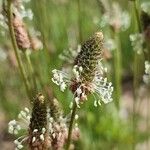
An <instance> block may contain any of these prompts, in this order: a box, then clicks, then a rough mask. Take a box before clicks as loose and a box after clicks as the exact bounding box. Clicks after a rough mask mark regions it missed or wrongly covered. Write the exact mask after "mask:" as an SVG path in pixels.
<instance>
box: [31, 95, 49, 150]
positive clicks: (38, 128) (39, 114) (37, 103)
mask: <svg viewBox="0 0 150 150" xmlns="http://www.w3.org/2000/svg"><path fill="white" fill-rule="evenodd" d="M46 129H47V107H46V102H45V100H44V96H43V95H42V94H38V95H37V97H36V99H35V100H34V103H33V108H32V115H31V119H30V125H29V148H30V149H32V150H34V149H35V150H36V149H37V150H38V149H39V150H40V149H41V150H42V149H47V147H48V145H49V142H48V135H47V131H46Z"/></svg>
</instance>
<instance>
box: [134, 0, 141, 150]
mask: <svg viewBox="0 0 150 150" xmlns="http://www.w3.org/2000/svg"><path fill="white" fill-rule="evenodd" d="M137 3H138V2H137V0H134V1H133V9H134V12H135V16H136V21H137V27H138V33H141V32H142V27H141V22H140V16H139V12H138V4H137ZM140 61H141V56H140V55H138V54H137V52H135V54H134V67H133V68H134V70H133V76H134V78H133V88H134V92H133V98H134V101H133V116H132V123H133V144H132V149H133V150H134V149H135V145H136V135H135V134H136V102H137V97H138V87H139V81H140V67H139V66H140V63H141V62H140Z"/></svg>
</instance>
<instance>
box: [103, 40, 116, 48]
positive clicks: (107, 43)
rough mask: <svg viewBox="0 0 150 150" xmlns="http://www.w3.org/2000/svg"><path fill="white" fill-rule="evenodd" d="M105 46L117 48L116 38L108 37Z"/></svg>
mask: <svg viewBox="0 0 150 150" xmlns="http://www.w3.org/2000/svg"><path fill="white" fill-rule="evenodd" d="M104 47H105V48H107V49H108V50H110V51H112V50H114V49H116V44H115V41H114V39H111V38H109V39H106V40H105V42H104Z"/></svg>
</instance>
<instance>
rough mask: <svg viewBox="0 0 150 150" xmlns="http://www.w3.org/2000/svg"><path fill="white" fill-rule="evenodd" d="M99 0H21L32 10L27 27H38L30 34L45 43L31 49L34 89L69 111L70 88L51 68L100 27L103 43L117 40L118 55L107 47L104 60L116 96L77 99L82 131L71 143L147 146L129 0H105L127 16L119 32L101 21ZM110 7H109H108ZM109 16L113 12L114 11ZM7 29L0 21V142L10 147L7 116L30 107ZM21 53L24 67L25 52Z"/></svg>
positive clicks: (99, 148)
mask: <svg viewBox="0 0 150 150" xmlns="http://www.w3.org/2000/svg"><path fill="white" fill-rule="evenodd" d="M147 1H148V0H147ZM99 2H100V1H99V0H92V1H91V0H86V1H85V0H42V1H37V0H31V1H29V2H24V3H23V5H24V7H25V9H26V10H28V9H31V10H32V13H33V19H32V20H30V19H29V18H28V17H25V18H24V22H25V23H26V27H27V29H28V30H29V31H30V32H32V30H33V29H34V30H35V31H36V32H33V33H32V34H33V35H37V36H38V38H39V39H40V40H41V41H42V43H43V48H40V50H36V51H31V54H30V58H31V62H32V65H33V68H34V71H35V78H36V79H37V80H38V81H37V85H38V91H39V92H42V93H44V91H48V93H50V95H51V97H53V96H54V97H56V98H57V99H58V100H59V102H60V103H61V104H62V106H63V108H64V111H65V113H66V114H67V112H69V104H70V101H71V100H72V94H71V92H70V91H69V90H68V91H65V92H61V91H60V90H59V88H58V87H57V86H56V85H55V84H54V83H52V81H51V77H52V73H51V71H52V70H53V69H55V68H57V69H61V68H62V67H63V66H64V65H65V63H64V62H63V60H61V59H60V58H59V55H60V54H61V53H62V52H63V50H64V49H66V50H67V49H69V48H70V47H71V48H73V49H76V48H77V45H78V44H81V43H82V42H83V41H84V40H86V39H88V38H89V37H90V36H91V35H92V34H93V33H95V32H97V31H103V33H104V38H105V41H106V43H107V40H108V39H110V38H111V39H113V40H114V43H115V45H116V48H115V49H117V48H119V49H120V50H119V52H120V53H119V58H120V59H119V60H118V57H116V56H115V54H116V53H117V52H116V50H115V49H114V50H109V48H107V49H106V56H105V58H104V61H103V62H104V65H105V66H106V67H107V68H108V74H107V76H108V78H109V80H110V81H112V82H113V85H114V87H115V88H114V100H113V102H111V103H109V104H107V105H104V104H102V106H100V107H97V108H95V107H94V105H93V97H92V96H91V97H89V98H88V101H87V102H86V103H84V105H81V108H80V109H79V110H78V114H79V120H78V124H79V128H80V129H81V137H80V140H79V141H78V142H77V143H75V149H77V150H91V149H92V150H131V149H137V150H149V149H150V146H149V143H148V142H149V139H148V137H149V129H150V128H149V124H148V120H149V118H148V116H149V114H148V113H147V111H148V109H149V106H148V99H149V97H148V92H147V88H146V87H145V86H144V83H143V82H142V76H143V74H144V58H143V56H142V55H140V63H139V64H138V63H137V62H135V61H134V56H135V52H134V50H133V47H132V45H131V42H130V39H129V36H130V34H132V33H138V28H137V22H136V15H135V12H134V6H133V2H132V1H129V0H116V1H113V0H107V3H108V4H109V5H110V6H112V4H113V3H114V2H116V3H118V4H119V8H120V9H121V10H122V11H126V12H127V13H128V14H129V17H130V23H129V27H128V28H127V29H125V30H119V31H118V32H117V34H116V33H115V31H113V29H112V28H111V26H110V25H105V26H101V18H102V16H103V12H102V7H101V4H100V3H99ZM143 2H145V1H144V0H141V1H140V4H141V3H143ZM139 8H140V7H139ZM1 9H2V8H1ZM109 11H110V13H111V11H112V9H111V7H110V10H109ZM116 11H117V10H116ZM119 13H120V12H118V16H119ZM111 17H112V18H113V17H114V16H113V13H112V16H111ZM116 19H117V16H116ZM7 30H8V29H7V28H4V27H3V25H0V114H1V115H0V146H2V147H3V148H2V149H3V150H7V149H8V150H9V149H10V150H11V148H12V147H11V146H10V148H9V147H7V146H8V145H11V144H13V142H12V141H13V137H11V136H10V135H9V134H8V133H7V123H8V122H9V120H10V119H13V118H16V116H17V114H18V112H19V111H20V110H21V109H23V108H24V107H25V106H26V107H29V108H30V107H31V106H30V103H29V99H28V97H27V94H26V92H25V87H24V84H23V82H22V79H21V77H20V73H19V71H18V65H17V62H16V59H15V55H14V51H13V48H12V46H11V40H10V36H9V33H8V31H7ZM117 39H119V41H118V40H117ZM118 42H119V43H118ZM20 55H21V59H22V61H23V62H24V64H25V68H26V67H27V65H26V59H25V57H24V54H22V53H20ZM118 61H119V62H118ZM117 63H119V66H118V64H117ZM135 66H137V67H138V68H140V70H139V73H138V77H135V76H136V75H137V74H135V72H134V69H135ZM118 67H119V68H118ZM27 71H28V69H27ZM118 71H120V72H118ZM118 75H119V76H118ZM116 78H117V79H116ZM134 78H138V82H139V86H138V95H137V96H136V100H135V97H134V90H135V89H134V88H135V87H134V88H133V82H134ZM116 80H119V83H120V84H118V85H116V84H117V82H115V81H116ZM116 91H117V92H118V91H119V92H118V93H117V92H116ZM116 93H117V94H119V95H117V94H116ZM116 95H117V96H116ZM134 118H135V119H134Z"/></svg>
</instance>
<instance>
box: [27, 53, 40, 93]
mask: <svg viewBox="0 0 150 150" xmlns="http://www.w3.org/2000/svg"><path fill="white" fill-rule="evenodd" d="M25 56H26V59H27V63H28V68H29V71H30V74H31V79H32V82H33V92H34V95H35V94H36V91H37V86H36V78H35V76H34V69H33V66H32V63H31V59H30V56H29V54H28V52H27V51H26V52H25Z"/></svg>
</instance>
